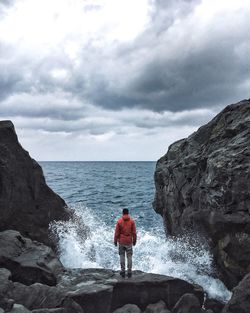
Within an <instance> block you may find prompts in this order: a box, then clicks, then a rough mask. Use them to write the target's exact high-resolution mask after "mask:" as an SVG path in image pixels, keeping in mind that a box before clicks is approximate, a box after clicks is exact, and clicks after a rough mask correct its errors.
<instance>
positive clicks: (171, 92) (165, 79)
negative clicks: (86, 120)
mask: <svg viewBox="0 0 250 313" xmlns="http://www.w3.org/2000/svg"><path fill="white" fill-rule="evenodd" d="M164 3H166V2H163V1H159V2H158V5H159V6H160V8H162V7H164ZM179 3H180V2H179ZM194 3H196V2H193V4H194ZM172 5H173V6H174V4H172ZM188 5H189V2H188V1H186V4H185V10H183V12H188V14H189V13H190V12H192V10H191V9H190V11H188V10H187V7H188ZM186 6H187V7H186ZM165 7H166V5H165ZM192 8H193V7H192ZM158 9H159V8H158ZM173 10H174V9H173ZM183 12H181V16H182V14H183ZM167 15H169V13H167ZM172 17H173V16H172ZM178 17H179V16H178ZM234 19H235V20H234V21H232V20H231V17H228V18H227V19H225V20H224V17H223V16H218V17H217V18H216V19H215V20H214V21H213V23H214V24H213V25H208V26H207V29H203V30H202V32H201V34H199V29H198V30H197V29H196V27H197V28H199V25H195V23H194V25H191V26H190V25H189V28H188V29H185V23H184V24H183V29H182V28H181V27H180V28H179V29H177V30H176V32H173V34H172V33H171V32H172V29H171V30H169V27H170V25H171V19H168V18H166V20H168V21H170V22H169V23H168V24H167V25H165V26H164V23H162V24H161V25H162V29H161V33H160V34H159V32H158V30H159V25H158V23H157V22H156V24H154V23H153V22H152V24H151V26H150V27H149V28H148V29H147V31H146V32H145V33H144V34H143V35H142V36H140V38H137V40H136V41H135V42H133V46H131V45H129V44H128V45H127V46H125V45H123V46H120V47H118V49H117V50H116V51H115V53H114V54H113V55H112V57H113V58H116V62H115V63H116V64H117V66H120V67H121V68H122V67H123V65H124V64H126V63H127V64H128V67H127V70H126V71H124V72H122V70H121V75H120V77H116V78H117V83H116V85H110V84H109V79H108V77H109V78H110V79H112V78H113V77H112V70H110V68H107V73H106V77H105V78H107V79H103V80H102V79H100V77H101V76H98V74H97V73H95V74H96V75H95V78H94V79H93V84H92V86H94V87H93V88H92V89H90V90H89V91H88V92H89V94H88V96H89V99H90V100H92V101H93V102H94V103H95V104H98V105H100V106H103V107H106V108H110V109H120V108H121V107H134V106H137V107H141V108H147V109H151V110H156V111H163V110H171V111H180V110H185V109H192V108H197V107H208V106H211V105H218V104H220V105H226V104H228V103H231V102H234V101H237V100H240V99H242V98H245V97H248V95H249V91H248V88H247V82H248V80H249V77H250V59H249V57H248V56H247V51H248V50H249V48H250V38H249V34H248V29H249V27H250V22H249V21H250V11H249V10H245V11H241V12H237V14H235V16H234ZM162 20H164V19H163V18H162ZM153 21H154V19H153ZM236 24H237V27H234V25H236ZM192 31H193V32H194V33H192ZM197 33H198V34H197ZM196 34H197V35H196ZM175 36H176V37H177V38H175ZM193 36H194V37H195V36H197V38H193ZM178 37H180V38H179V39H178ZM178 40H179V42H178ZM175 45H177V47H176V48H174V49H173V48H172V47H173V46H175ZM141 51H143V53H142V54H141ZM136 57H137V58H138V60H136V61H135V59H136ZM140 58H141V59H140ZM103 66H104V68H105V62H104V64H103ZM96 77H97V78H99V81H98V79H96ZM113 79H114V78H113ZM124 81H125V83H121V82H124ZM120 85H122V86H120Z"/></svg>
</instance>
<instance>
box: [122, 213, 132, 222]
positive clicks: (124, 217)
mask: <svg viewBox="0 0 250 313" xmlns="http://www.w3.org/2000/svg"><path fill="white" fill-rule="evenodd" d="M122 219H123V220H124V221H129V220H130V216H129V214H124V215H123V216H122Z"/></svg>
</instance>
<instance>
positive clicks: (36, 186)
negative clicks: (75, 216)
mask: <svg viewBox="0 0 250 313" xmlns="http://www.w3.org/2000/svg"><path fill="white" fill-rule="evenodd" d="M65 205H66V204H65V202H64V200H63V199H62V198H60V197H59V196H58V195H57V194H55V193H54V192H53V191H52V190H51V189H50V188H49V187H48V186H47V185H46V182H45V179H44V176H43V172H42V169H41V167H40V165H39V164H38V163H37V162H36V161H35V160H33V159H31V157H30V156H29V153H28V152H27V151H25V150H24V149H23V148H22V146H21V145H20V143H19V142H18V138H17V135H16V132H15V129H14V125H13V124H12V122H11V121H0V212H1V214H0V231H3V230H7V229H14V230H17V231H20V232H21V233H22V234H23V235H25V236H26V237H29V238H31V239H34V240H37V241H39V242H42V243H45V244H46V245H52V244H53V243H52V242H51V240H50V239H49V235H48V228H49V223H50V222H51V221H53V220H61V219H62V220H63V219H67V218H68V217H69V212H68V211H67V210H66V209H65Z"/></svg>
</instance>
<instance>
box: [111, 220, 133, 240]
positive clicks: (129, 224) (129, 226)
mask: <svg viewBox="0 0 250 313" xmlns="http://www.w3.org/2000/svg"><path fill="white" fill-rule="evenodd" d="M117 242H119V243H120V244H121V245H131V244H133V245H135V244H136V228H135V222H134V220H132V218H131V217H130V216H129V215H128V214H125V215H123V216H122V218H120V219H119V220H118V221H117V223H116V228H115V236H114V243H115V244H117Z"/></svg>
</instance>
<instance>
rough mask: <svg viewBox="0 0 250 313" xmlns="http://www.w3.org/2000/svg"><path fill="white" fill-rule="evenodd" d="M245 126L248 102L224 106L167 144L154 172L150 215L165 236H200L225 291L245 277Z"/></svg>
mask: <svg viewBox="0 0 250 313" xmlns="http://www.w3.org/2000/svg"><path fill="white" fill-rule="evenodd" d="M249 125H250V101H249V100H244V101H241V102H239V103H237V104H233V105H230V106H227V107H226V108H225V109H224V110H223V111H222V112H221V113H219V114H218V115H217V116H216V117H215V118H214V119H213V120H212V121H210V122H209V123H208V124H206V125H204V126H202V127H201V128H199V130H198V131H197V132H195V133H193V134H192V135H191V136H189V137H188V138H186V139H182V140H179V141H177V142H175V143H174V144H172V145H171V146H170V147H169V149H168V152H167V154H166V155H165V156H163V157H162V158H161V159H160V160H159V161H158V162H157V166H156V171H155V185H156V194H155V201H154V209H155V210H156V212H158V213H160V214H161V215H162V216H163V219H164V223H165V226H166V229H167V232H168V233H169V234H174V235H177V234H181V233H183V232H186V231H187V230H188V231H190V230H191V231H193V230H195V231H198V232H200V233H201V232H202V233H203V234H205V236H207V238H208V239H209V241H210V244H211V246H212V248H213V252H214V255H215V257H216V260H217V263H218V265H219V268H220V270H221V275H222V279H223V281H224V282H225V284H226V285H227V286H228V287H229V288H232V287H233V286H235V285H236V284H237V283H238V282H239V281H240V280H241V279H242V278H243V277H244V275H245V274H246V273H248V272H249V271H250V267H249V264H250V209H249V208H250V194H249V190H250V177H249V173H250V145H249V142H250V126H249ZM239 252H240V253H239Z"/></svg>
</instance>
